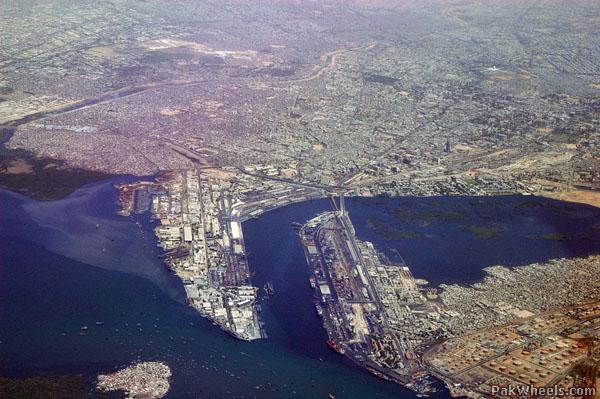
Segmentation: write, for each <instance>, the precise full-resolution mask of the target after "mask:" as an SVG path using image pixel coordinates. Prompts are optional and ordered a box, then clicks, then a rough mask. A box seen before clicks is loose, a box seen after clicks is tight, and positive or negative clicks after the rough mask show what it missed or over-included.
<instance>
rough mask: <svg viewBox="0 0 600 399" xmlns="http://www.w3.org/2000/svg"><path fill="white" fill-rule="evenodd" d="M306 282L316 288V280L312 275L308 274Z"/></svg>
mask: <svg viewBox="0 0 600 399" xmlns="http://www.w3.org/2000/svg"><path fill="white" fill-rule="evenodd" d="M308 282H309V283H310V286H311V288H312V289H313V290H314V289H316V288H317V280H316V279H315V278H314V277H313V276H310V278H309V279H308Z"/></svg>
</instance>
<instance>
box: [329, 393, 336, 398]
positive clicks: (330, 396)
mask: <svg viewBox="0 0 600 399" xmlns="http://www.w3.org/2000/svg"><path fill="white" fill-rule="evenodd" d="M327 397H328V398H329V399H335V396H334V395H333V394H332V393H330V394H329V395H327Z"/></svg>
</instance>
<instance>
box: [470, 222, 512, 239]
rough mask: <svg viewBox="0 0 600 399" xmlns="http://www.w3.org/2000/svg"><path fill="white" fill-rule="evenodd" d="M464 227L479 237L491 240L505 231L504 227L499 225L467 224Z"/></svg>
mask: <svg viewBox="0 0 600 399" xmlns="http://www.w3.org/2000/svg"><path fill="white" fill-rule="evenodd" d="M463 229H464V230H466V231H470V232H471V233H473V234H475V236H476V237H477V238H481V239H485V240H489V239H490V238H494V237H497V236H498V235H499V234H501V233H503V232H504V229H503V228H502V227H498V226H480V225H474V224H470V225H466V226H463Z"/></svg>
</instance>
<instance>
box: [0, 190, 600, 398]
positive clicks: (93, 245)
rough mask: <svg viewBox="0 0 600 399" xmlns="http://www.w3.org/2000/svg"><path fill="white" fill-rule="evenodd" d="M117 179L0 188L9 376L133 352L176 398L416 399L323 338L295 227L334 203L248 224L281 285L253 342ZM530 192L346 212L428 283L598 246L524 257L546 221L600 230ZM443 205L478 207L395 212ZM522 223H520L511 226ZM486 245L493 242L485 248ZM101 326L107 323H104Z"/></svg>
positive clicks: (0, 300) (263, 261) (99, 367)
mask: <svg viewBox="0 0 600 399" xmlns="http://www.w3.org/2000/svg"><path fill="white" fill-rule="evenodd" d="M114 182H115V180H110V181H104V182H99V183H95V184H92V185H89V186H86V187H84V188H83V189H81V190H79V191H77V192H76V193H74V194H73V195H72V196H70V197H68V198H66V199H64V200H60V201H54V202H46V203H40V202H35V201H32V200H29V199H27V198H24V197H21V196H19V195H16V194H13V193H10V192H8V191H0V204H1V205H0V342H1V343H0V374H2V375H12V376H23V375H31V374H37V373H42V374H47V373H83V374H85V375H88V376H94V375H96V374H97V373H101V372H108V371H111V370H114V369H116V368H119V367H122V366H124V365H127V364H129V363H130V362H132V361H135V360H142V361H144V360H163V361H165V362H166V363H168V364H169V365H170V366H171V368H172V370H173V379H172V389H171V391H170V393H169V397H171V398H188V397H189V398H195V397H205V398H232V397H238V398H242V397H245V398H252V397H256V398H289V397H298V398H326V397H327V395H328V393H330V392H331V393H334V394H335V395H336V396H337V397H338V398H412V397H414V394H412V392H410V391H408V390H405V389H403V388H402V387H400V386H397V385H395V384H392V383H389V382H386V381H382V380H380V379H378V378H376V377H374V376H371V375H370V374H369V373H367V372H365V371H364V370H362V369H360V368H359V367H357V366H355V365H354V364H352V363H351V362H350V361H348V360H346V359H345V358H344V357H342V356H339V355H337V354H336V353H334V352H332V351H331V350H330V349H329V348H328V347H327V346H326V344H325V333H324V331H323V329H322V328H321V325H320V322H319V319H318V318H317V317H316V314H315V311H314V308H313V305H312V291H311V289H310V287H309V284H308V268H307V265H306V264H305V260H304V255H303V253H302V250H301V247H300V245H299V242H298V240H297V237H296V235H295V233H294V232H293V231H292V229H291V228H290V223H291V222H292V221H300V222H302V221H305V220H306V219H308V218H310V217H312V216H314V215H315V214H317V213H318V212H320V211H323V210H326V209H328V206H329V204H328V202H327V201H313V202H308V203H303V204H296V205H290V206H288V207H285V208H282V209H278V210H275V211H273V212H269V213H267V214H265V215H263V216H262V217H261V218H259V219H257V220H250V221H248V222H246V223H245V224H244V234H245V238H246V241H247V250H248V252H249V262H250V267H251V269H252V270H253V271H254V273H255V275H254V280H255V282H256V283H257V284H259V285H262V284H263V283H264V282H266V281H273V285H274V288H275V291H276V292H275V295H274V296H273V297H272V298H270V299H268V300H265V301H263V304H262V305H263V306H262V307H263V311H262V318H263V320H264V321H265V322H266V328H267V332H268V334H269V339H267V340H261V341H257V342H251V343H247V342H241V341H238V340H235V339H233V338H232V337H230V336H229V335H227V334H225V333H223V332H222V331H220V330H219V329H218V328H216V327H214V326H213V325H212V324H210V323H209V322H207V321H206V320H204V319H202V318H201V317H200V316H198V315H197V314H195V313H194V312H193V311H192V310H191V309H190V308H188V307H187V306H186V305H185V304H184V297H183V289H182V287H181V284H180V282H179V280H178V279H177V278H176V277H174V276H172V275H171V274H169V273H168V272H167V271H166V270H165V268H164V267H163V266H162V264H161V261H160V259H158V258H157V256H156V255H158V254H159V251H158V249H157V248H156V246H155V244H156V241H155V238H154V237H153V235H152V234H151V225H150V224H149V221H148V220H147V217H141V218H139V219H138V220H137V222H138V223H139V224H136V223H135V222H134V220H132V219H130V218H124V217H120V216H118V215H117V214H116V211H117V210H118V204H117V203H116V191H115V190H114V188H113V184H114ZM525 200H527V201H531V198H529V199H524V198H521V197H506V198H500V199H494V201H498V203H497V204H495V205H493V206H486V205H485V204H483V205H481V204H479V205H478V204H477V203H476V202H474V205H470V204H469V202H468V201H474V200H473V199H462V201H463V202H461V201H460V199H410V198H407V199H401V200H398V199H396V200H389V199H387V200H383V199H369V200H362V199H361V200H352V201H349V207H350V212H351V217H352V218H353V220H354V222H355V225H356V227H357V231H358V234H359V236H360V237H361V238H366V239H370V240H373V241H375V243H376V244H377V245H378V246H380V247H381V249H383V250H386V249H390V248H397V249H398V250H399V251H400V252H401V253H402V255H403V257H404V258H405V260H406V261H407V262H408V263H409V265H411V267H412V268H413V270H414V273H415V275H417V276H418V277H425V278H428V279H429V280H431V281H470V280H473V279H476V278H477V276H478V273H479V270H480V269H481V268H482V267H484V266H487V265H489V264H493V263H495V262H496V261H497V260H498V259H500V260H502V259H504V260H508V261H510V262H509V263H511V264H515V265H517V264H521V263H527V262H529V261H530V260H531V259H537V260H542V259H544V258H545V257H546V258H547V257H553V256H554V255H556V254H559V255H560V254H569V255H582V254H584V253H587V252H592V250H593V249H594V248H596V250H597V249H598V245H597V242H596V241H594V239H595V237H596V236H589V237H588V239H583V238H582V237H579V238H578V239H577V240H576V239H575V238H573V237H572V238H573V239H571V240H567V241H560V242H556V241H549V240H529V241H530V245H529V246H530V247H532V248H534V249H533V250H531V249H530V250H529V251H527V252H526V253H521V250H520V249H519V248H518V247H514V245H516V243H518V242H520V241H521V240H520V239H512V238H510V237H512V236H514V235H515V234H516V231H517V230H518V231H522V232H524V233H525V231H524V229H525V226H529V227H528V229H530V231H529V230H528V231H529V233H528V234H527V235H532V234H534V233H535V234H538V233H540V232H545V231H549V230H550V229H560V231H562V232H563V233H564V234H565V235H568V234H570V233H569V232H570V230H569V228H570V227H569V226H572V225H574V224H575V222H576V223H577V225H578V231H586V232H588V233H589V234H594V232H595V231H596V230H595V229H594V223H597V221H598V220H600V218H599V215H600V212H599V211H598V210H596V209H594V208H588V207H580V206H577V207H576V208H577V209H575V210H573V209H571V208H568V209H567V208H565V209H562V208H561V206H562V204H560V203H555V202H546V201H547V200H540V201H541V203H542V205H540V206H537V205H528V206H520V204H521V202H519V201H525ZM535 200H536V201H538V200H537V199H535ZM382 201H383V202H382ZM402 201H408V202H407V203H403V202H402ZM428 201H433V202H431V203H430V202H428ZM436 201H437V202H436ZM439 201H442V202H441V203H439ZM444 201H451V202H452V201H458V202H457V203H455V202H452V203H451V206H455V205H456V204H458V205H461V206H464V207H465V209H466V210H467V211H468V212H470V211H469V209H471V207H474V209H477V211H473V213H472V214H471V213H468V212H467V211H465V213H468V214H469V216H468V218H469V219H462V220H461V221H460V222H459V221H455V222H451V223H445V222H441V221H434V222H431V221H430V222H428V224H427V223H425V224H423V223H422V220H411V219H410V218H404V221H403V220H400V219H397V218H395V216H394V215H393V214H392V213H390V212H392V210H393V209H395V207H396V206H399V205H402V206H403V207H405V206H408V205H410V204H412V205H413V206H417V207H419V206H421V207H426V208H427V209H431V207H438V208H439V207H440V206H441V207H445V206H446V205H447V203H446V202H444ZM498 204H500V205H502V206H499V205H498ZM503 204H504V205H503ZM548 204H550V205H551V206H550V205H548ZM503 206H504V207H505V208H503ZM569 206H570V205H569ZM515 207H517V208H516V209H517V211H514V210H515ZM419 209H420V208H419ZM486 209H487V211H485V210H486ZM497 209H500V210H499V211H496V210H497ZM502 209H504V211H502ZM530 210H534V211H530ZM486 212H487V213H486ZM495 212H496V213H495ZM515 212H516V213H515ZM490 214H491V215H490ZM521 214H523V215H524V216H523V215H521ZM515 215H517V216H515ZM519 215H521V216H519ZM548 215H554V216H552V218H549V217H548ZM373 217H378V218H380V219H384V220H386V221H387V223H389V224H392V225H394V226H396V227H397V228H402V229H413V230H416V229H423V231H425V232H427V234H428V236H427V237H425V238H421V239H418V240H415V239H413V240H399V241H391V240H385V239H383V238H382V237H380V236H378V235H377V234H376V232H375V231H374V230H373V228H372V219H373ZM490 217H491V219H490ZM369 218H371V219H369ZM494 218H495V219H494ZM515 218H516V219H515ZM421 219H422V218H421ZM369 220H371V222H369ZM490 220H491V221H492V222H493V223H500V224H505V225H506V226H507V227H506V229H505V231H504V232H503V233H502V234H499V235H498V236H497V237H495V238H493V239H490V240H482V239H480V238H477V237H475V236H473V234H472V233H470V232H468V231H465V230H463V227H461V226H463V225H464V224H466V223H467V222H468V223H471V224H472V223H475V222H482V221H490ZM542 220H544V221H546V222H547V221H548V220H550V221H552V222H551V223H550V222H548V223H546V224H542V223H541V221H542ZM567 220H570V221H571V223H566V221H567ZM574 221H575V222H574ZM461 223H462V224H461ZM482 223H483V222H482ZM444 224H446V225H447V226H446V227H444ZM512 225H515V226H517V227H516V228H515V230H514V231H513V232H512V233H511V231H512V230H511V229H510V226H512ZM536 226H537V227H536ZM557 226H558V227H557ZM447 229H450V230H447ZM459 231H460V232H462V234H463V236H461V237H463V241H465V242H464V243H458V244H454V245H455V246H456V245H458V247H457V248H455V250H454V252H452V256H445V255H444V256H443V254H444V251H446V250H447V247H448V246H449V245H450V246H451V247H452V248H454V246H452V245H451V244H448V242H447V241H449V240H450V241H451V240H453V239H454V238H453V235H456V234H457V232H459ZM538 235H539V234H538ZM458 238H460V237H458ZM461 242H462V241H461ZM588 244H589V245H588ZM477 246H482V247H481V248H483V250H482V251H481V253H480V255H479V256H475V254H476V253H477V251H478V249H477ZM549 248H554V249H551V250H549ZM426 249H428V251H425V250H426ZM492 249H493V251H492ZM423 251H425V253H423ZM473 251H474V253H473ZM553 251H554V252H553ZM532 253H533V255H532ZM431 259H436V260H437V261H436V262H432V261H431ZM441 260H443V262H445V263H440V262H441ZM432 263H433V264H432ZM96 321H102V322H104V325H102V326H96V325H95V322H96ZM83 325H87V326H89V333H88V335H87V336H83V337H82V336H79V328H80V327H81V326H83ZM437 397H447V394H446V393H445V392H441V393H440V394H438V395H437Z"/></svg>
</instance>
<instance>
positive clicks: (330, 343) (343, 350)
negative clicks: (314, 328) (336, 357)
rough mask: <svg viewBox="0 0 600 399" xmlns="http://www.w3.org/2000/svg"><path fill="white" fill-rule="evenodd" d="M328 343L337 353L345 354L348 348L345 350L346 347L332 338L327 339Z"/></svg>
mask: <svg viewBox="0 0 600 399" xmlns="http://www.w3.org/2000/svg"><path fill="white" fill-rule="evenodd" d="M327 345H329V347H330V348H331V349H333V350H334V351H336V352H337V353H339V354H340V355H343V354H344V353H346V350H345V349H344V348H342V347H341V346H339V345H338V344H337V342H335V341H333V340H331V339H328V340H327Z"/></svg>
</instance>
